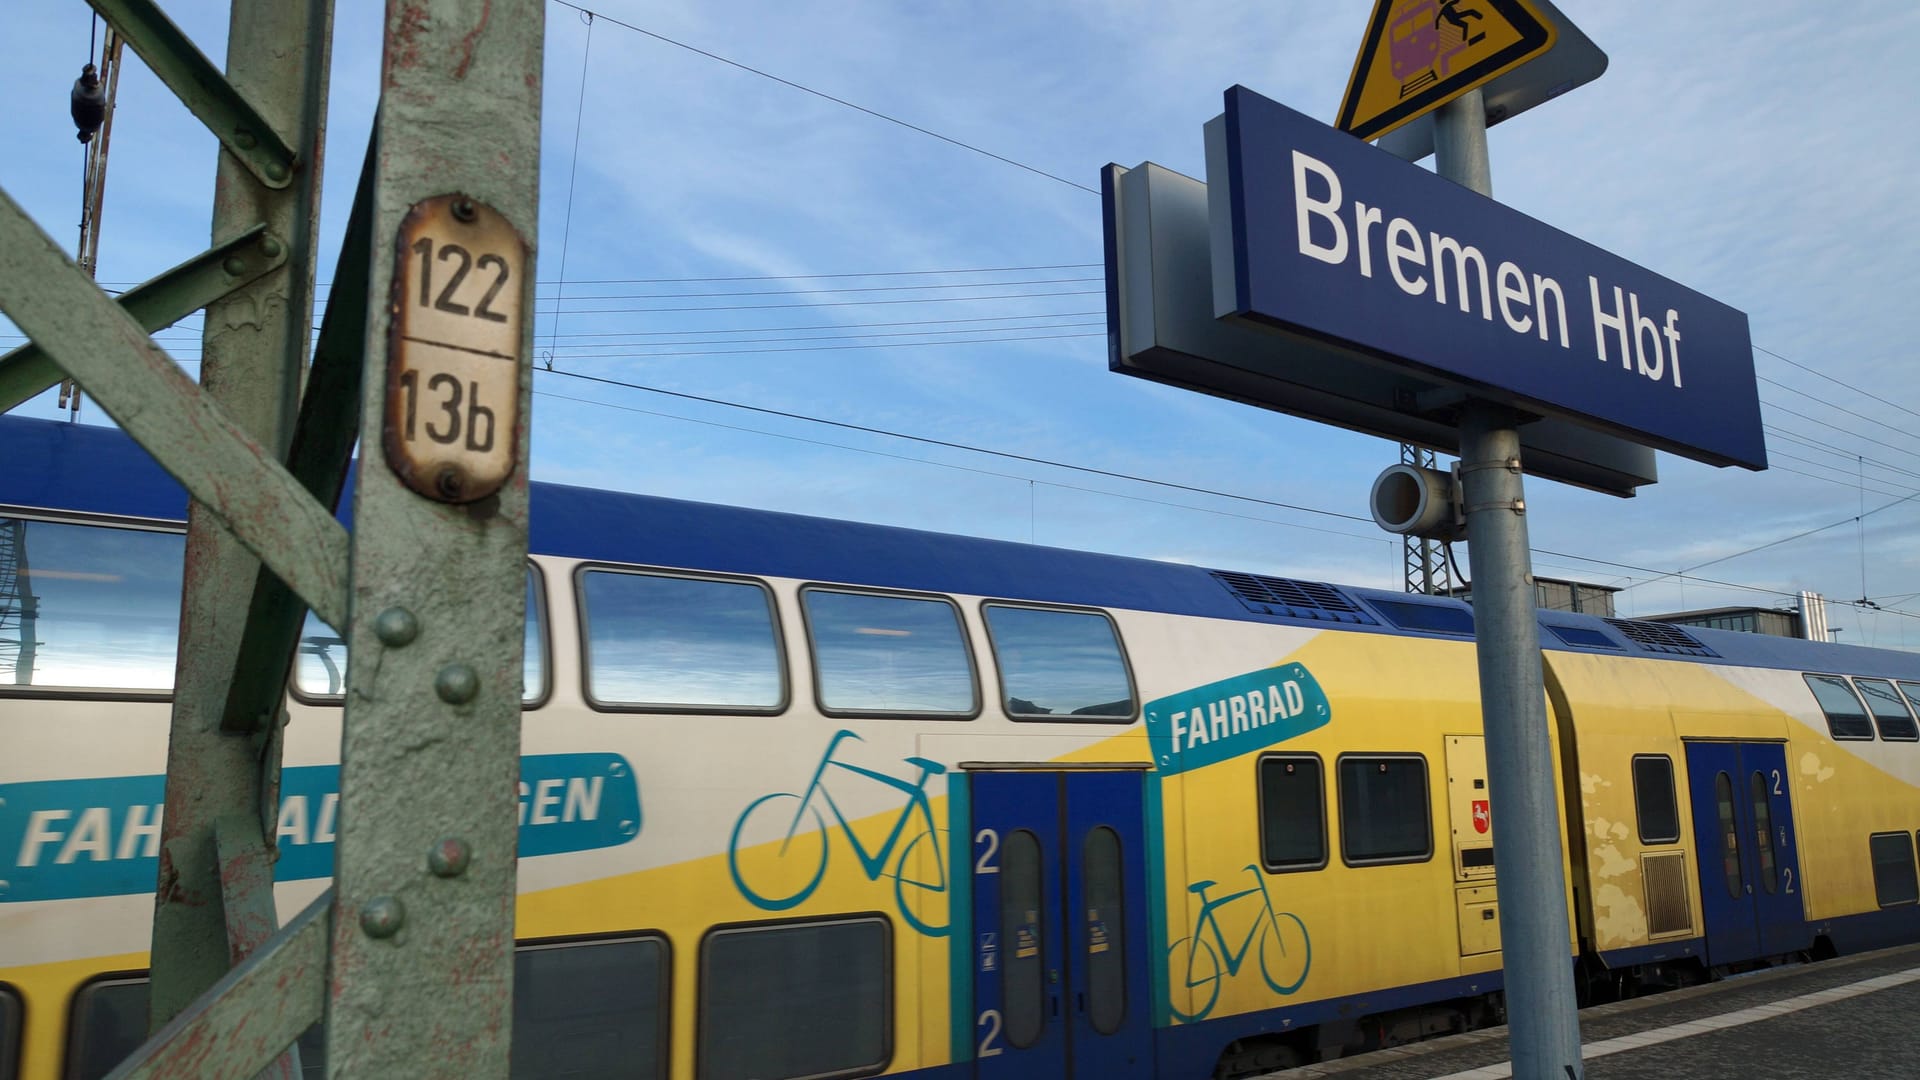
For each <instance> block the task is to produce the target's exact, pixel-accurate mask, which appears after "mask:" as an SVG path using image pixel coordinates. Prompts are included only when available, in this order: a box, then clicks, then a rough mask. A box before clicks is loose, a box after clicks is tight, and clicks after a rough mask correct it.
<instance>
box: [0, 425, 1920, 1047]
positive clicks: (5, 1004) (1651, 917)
mask: <svg viewBox="0 0 1920 1080" xmlns="http://www.w3.org/2000/svg"><path fill="white" fill-rule="evenodd" d="M0 460H6V461H8V462H9V469H8V470H6V472H5V474H4V475H3V476H0V638H4V639H7V640H8V641H10V642H12V645H11V646H10V650H9V651H0V877H3V878H4V884H0V1080H55V1078H60V1080H91V1078H94V1077H98V1076H101V1075H103V1074H104V1073H105V1072H106V1071H107V1070H108V1069H109V1068H111V1066H112V1065H113V1064H114V1063H115V1062H117V1061H118V1060H119V1059H120V1058H121V1057H122V1056H124V1054H125V1053H126V1052H127V1051H128V1050H129V1049H131V1047H132V1046H134V1045H136V1044H137V1043H138V1042H139V1041H140V1038H141V1036H142V1034H143V1032H144V1029H145V997H146V990H145V983H144V973H145V968H146V963H147V961H146V950H147V945H148V940H149V935H150V932H151V917H152V910H153V903H154V901H153V895H152V894H153V888H154V881H155V874H156V870H157V862H158V860H157V855H158V846H159V842H160V821H161V817H162V813H163V806H164V801H165V791H164V784H163V781H164V777H163V772H164V761H165V749H166V748H165V732H166V729H167V719H168V705H167V699H168V694H169V688H170V684H171V681H172V678H173V668H174V643H173V639H174V635H175V631H176V627H177V620H178V606H179V591H180V577H179V574H180V565H181V537H180V527H181V526H180V521H181V519H182V517H183V513H184V507H185V499H184V495H183V494H182V493H181V492H180V490H179V489H178V488H177V487H175V486H174V485H173V484H172V483H171V481H169V480H167V479H166V478H165V477H164V475H162V474H161V473H160V472H159V471H158V469H157V468H156V467H155V466H154V465H153V464H152V462H151V461H150V460H148V459H147V458H146V457H145V455H144V454H143V453H141V452H140V451H139V450H138V449H137V448H135V447H134V446H133V445H132V444H131V443H130V442H129V441H127V440H126V439H125V438H124V437H122V436H120V435H119V434H117V433H115V432H112V431H107V430H102V429H89V428H80V427H72V426H65V425H55V424H47V423H39V422H33V421H22V420H14V419H0ZM532 513H533V535H532V545H533V550H534V552H535V555H534V557H533V559H532V560H531V563H530V566H529V571H528V590H529V592H528V596H529V604H528V611H529V615H530V618H529V624H528V638H527V645H528V648H527V657H528V659H527V666H526V710H525V722H524V746H523V758H522V767H521V777H520V800H521V808H522V828H521V832H520V846H519V853H520V875H519V888H520V899H519V906H518V915H517V927H516V934H517V937H518V939H519V940H520V942H521V946H520V951H519V956H518V962H517V965H516V987H515V1011H514V1016H515V1020H514V1023H515V1032H514V1058H513V1071H514V1075H515V1076H518V1077H545V1076H582V1075H585V1076H619V1077H627V1076H634V1077H678V1078H695V1077H697V1078H702V1080H727V1078H749V1077H757V1078H762V1080H772V1078H777V1077H827V1076H833V1077H859V1076H870V1075H881V1074H887V1075H915V1076H926V1077H935V1076H938V1077H963V1076H964V1077H982V1078H994V1080H998V1078H1018V1077H1036V1078H1037V1077H1046V1078H1055V1077H1067V1076H1081V1077H1099V1078H1103V1080H1104V1078H1109V1077H1141V1078H1145V1077H1187V1076H1193V1077H1201V1076H1211V1075H1234V1074H1239V1073H1245V1072H1251V1071H1256V1070H1260V1069H1264V1068H1270V1067H1274V1066H1282V1065H1286V1064H1292V1063H1299V1062H1305V1061H1312V1060H1318V1059H1322V1058H1325V1057H1330V1056H1338V1055H1341V1054H1345V1053H1349V1052H1353V1051H1356V1050H1360V1049H1366V1048H1371V1047H1377V1046H1382V1045H1390V1044H1393V1043H1396V1042H1402V1041H1408V1040H1412V1039H1417V1038H1422V1037H1425V1036H1428V1035H1431V1034H1435V1033H1439V1032H1444V1031H1450V1030H1455V1029H1458V1028H1461V1027H1466V1026H1471V1025H1475V1024H1479V1023H1483V1022H1488V1021H1490V1020H1493V1019H1496V1018H1497V1017H1498V1016H1499V1015H1500V1010H1501V999H1500V996H1499V991H1500V987H1501V977H1500V951H1499V902H1498V891H1497V888H1498V886H1497V882H1496V881H1495V880H1494V870H1493V857H1492V852H1493V845H1494V844H1495V843H1496V842H1497V836H1498V830H1497V823H1496V822H1494V821H1493V820H1492V819H1491V814H1490V806H1491V802H1490V798H1489V795H1488V793H1487V791H1486V771H1485V749H1484V745H1483V741H1482V737H1481V733H1480V720H1479V705H1478V702H1479V691H1478V686H1477V682H1476V675H1475V665H1474V661H1473V646H1472V617H1471V609H1470V608H1468V607H1467V606H1465V605H1463V604H1460V603H1457V602H1453V601H1445V600H1436V599H1432V598H1424V597H1422V598H1413V597H1407V596H1402V595H1398V594H1389V593H1383V592H1377V591H1371V590H1364V589H1350V588H1342V587H1338V586H1334V585H1328V584H1324V583H1318V582H1307V581H1296V580H1291V579H1282V578H1274V577H1267V576H1261V575H1250V574H1241V573H1232V572H1224V571H1213V570H1207V569H1203V568H1197V567H1191V566H1179V565H1172V564H1165V563H1157V562H1150V561H1144V560H1134V559H1122V558H1115V557H1109V556H1102V555H1092V554H1086V553H1080V552H1069V551H1060V550H1053V549H1044V548H1036V547H1030V546H1025V545H1016V544H1007V543H1000V542H994V541H985V540H978V539H969V538H962V537H950V536H936V535H931V534H926V533H918V532H911V531H907V530H900V529H891V528H881V527H874V526H865V525H856V524H848V523H844V522H835V521H826V520H820V519H812V518H802V517H795V516H792V515H782V514H769V513H763V512H756V511H749V510H739V509H731V508H725V507H716V506H706V505H699V504H691V503H682V502H673V501H667V500H660V499H652V498H645V497H640V496H633V495H622V494H612V493H606V492H596V491H587V490H582V489H573V488H562V487H555V486H549V485H538V484H536V485H534V491H533V511H532ZM1540 633H1541V642H1542V646H1543V651H1542V662H1543V664H1544V665H1545V669H1546V673H1547V686H1548V696H1549V704H1550V715H1551V716H1552V717H1553V719H1554V742H1555V747H1556V753H1557V755H1558V760H1559V761H1560V764H1561V768H1562V776H1563V786H1564V791H1565V793H1566V795H1567V798H1566V799H1565V800H1564V801H1563V804H1562V807H1563V809H1562V817H1561V820H1562V824H1563V826H1564V828H1565V830H1566V836H1567V840H1568V842H1567V845H1566V850H1567V852H1568V860H1569V861H1568V873H1569V877H1568V880H1569V894H1570V897H1571V898H1572V901H1573V903H1572V911H1573V913H1574V914H1573V919H1572V921H1571V923H1570V925H1569V927H1568V938H1567V941H1568V962H1569V964H1570V965H1573V966H1574V967H1575V968H1576V969H1577V970H1578V971H1579V972H1580V973H1581V975H1582V986H1583V987H1584V988H1585V989H1587V990H1588V991H1590V992H1591V993H1594V994H1596V995H1601V994H1604V995H1613V994H1620V993H1630V992H1637V991H1638V990H1640V989H1642V988H1646V987H1650V986H1656V985H1662V984H1666V983H1672V982H1681V981H1690V980H1696V979H1700V978H1705V977H1708V976H1710V975H1711V974H1713V973H1714V972H1716V971H1720V970H1726V969H1730V968H1736V967H1743V966H1749V965H1753V964H1759V963H1765V962H1768V961H1770V960H1773V959H1777V958H1779V957H1783V956H1797V955H1804V954H1821V953H1828V952H1836V951H1847V950H1850V949H1857V948H1864V947H1869V946H1874V945H1878V944H1882V943H1886V942H1890V941H1894V940H1912V939H1914V938H1916V937H1920V907H1917V906H1916V905H1915V900H1916V899H1920V889H1916V887H1915V869H1914V855H1913V836H1914V833H1913V830H1914V829H1915V828H1920V798H1916V794H1915V788H1914V780H1915V779H1916V775H1915V770H1916V766H1917V765H1920V745H1904V744H1905V743H1912V742H1914V741H1915V734H1916V730H1915V722H1914V717H1913V713H1912V711H1911V706H1910V699H1909V694H1910V693H1911V694H1913V695H1915V696H1920V661H1916V660H1915V659H1913V658H1910V657H1908V656H1906V655H1904V654H1896V653H1887V652H1877V651H1873V650H1862V649H1853V648H1844V647H1839V646H1828V645H1820V644H1812V643H1805V642H1785V641H1771V640H1766V639H1759V638H1754V637H1751V636H1749V635H1735V634H1714V633H1709V632H1703V633H1699V634H1694V633H1689V632H1687V631H1682V630H1679V629H1677V628H1672V627H1665V626H1659V625H1653V624H1643V623H1635V622H1631V621H1627V620H1603V619H1597V618H1591V617H1585V616H1579V615H1568V614H1556V613H1547V612H1543V613H1542V614H1541V632H1540ZM297 661H298V662H297V678H296V686H295V688H294V692H293V693H292V695H291V696H290V699H289V703H288V709H289V714H290V717H291V719H290V723H289V725H288V728H287V731H286V738H285V770H284V774H283V779H282V793H281V803H280V810H279V815H278V821H277V832H278V840H279V860H278V865H277V874H276V876H277V879H278V884H277V886H276V897H277V900H278V902H279V905H280V908H281V912H282V914H283V915H286V914H290V913H291V912H293V911H295V910H297V909H298V908H299V907H300V906H302V905H303V904H305V903H306V902H307V901H308V900H310V899H311V898H312V897H313V896H315V895H316V894H317V893H318V892H319V891H320V890H321V889H322V888H323V887H324V885H325V882H326V879H327V877H328V876H329V874H330V872H331V865H332V840H333V835H334V832H335V827H336V824H337V820H338V814H339V807H338V804H337V796H336V792H337V783H336V782H337V777H338V771H337V762H338V748H339V736H340V726H339V697H338V694H339V690H340V687H341V686H342V685H343V678H344V672H345V667H346V663H347V658H346V657H345V656H344V655H343V654H342V652H341V648H340V643H339V641H338V639H337V636H336V635H334V634H333V633H332V632H331V631H329V630H327V629H326V628H325V627H323V626H320V625H319V624H318V623H312V622H310V623H309V625H308V628H307V631H306V632H305V633H304V634H303V637H302V640H301V645H300V653H299V656H298V658H297ZM306 1042H307V1046H308V1051H309V1052H308V1053H307V1054H306V1055H305V1058H304V1064H305V1065H306V1067H307V1068H308V1069H309V1071H310V1072H314V1073H316V1074H317V1071H318V1069H319V1068H320V1067H321V1063H320V1062H319V1060H318V1058H317V1054H315V1053H314V1052H313V1051H314V1050H315V1049H317V1041H316V1040H312V1039H309V1040H306Z"/></svg>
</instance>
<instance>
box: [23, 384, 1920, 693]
mask: <svg viewBox="0 0 1920 1080" xmlns="http://www.w3.org/2000/svg"><path fill="white" fill-rule="evenodd" d="M530 497H531V500H532V511H531V513H532V518H531V535H530V537H529V543H530V546H531V548H532V549H533V550H534V551H535V552H538V553H541V554H546V555H554V556H560V557H565V558H576V559H588V560H604V561H609V562H622V563H637V564H641V565H650V566H673V567H686V568H698V569H705V570H712V571H717V572H723V573H737V574H751V575H762V576H773V577H789V578H799V579H803V580H814V581H832V582H858V583H861V584H865V585H874V586H881V587H887V588H896V589H912V590H921V591H928V592H947V593H970V594H975V595H981V596H991V597H1005V598H1008V599H1021V600H1033V601H1041V602H1047V603H1058V604H1077V605H1085V606H1088V607H1109V608H1115V607H1117V608H1134V609H1138V610H1143V611H1157V612H1166V613H1170V614H1178V615H1194V616H1202V617H1207V618H1218V619H1241V620H1247V621H1255V622H1268V623H1287V624H1294V625H1306V626H1317V627H1328V626H1337V627H1338V628H1340V629H1349V630H1355V631H1359V632H1374V633H1391V634H1401V635H1411V636H1424V637H1436V638H1452V639H1456V640H1464V639H1470V638H1471V637H1472V633H1473V609H1472V608H1471V607H1469V606H1468V605H1467V604H1464V603H1462V602H1460V601H1458V600H1451V599H1445V598H1438V597H1425V596H1410V595H1408V594H1405V593H1396V592H1388V591H1385V590H1379V589H1366V588H1354V587H1344V586H1334V585H1329V584H1325V583H1321V582H1311V581H1299V580H1294V579H1288V578H1276V577H1271V576H1268V575H1261V574H1249V573H1239V572H1233V571H1218V570H1210V569H1207V568H1204V567H1197V566H1189V565H1184V564H1180V563H1170V562H1160V561H1156V560H1151V559H1138V558H1129V557H1124V556H1118V555H1102V554H1096V553H1091V552H1084V551H1070V550H1065V549H1061V548H1048V547H1039V546H1034V545H1029V544H1017V543H1010V542H1007V541H1001V540H986V539H981V538H978V537H968V536H953V535H947V534H941V533H932V532H924V531H920V530H915V529H902V528H896V527H892V526H885V525H870V524H863V523H859V522H848V521H837V520H832V519H828V518H818V517H808V516H804V515H799V514H786V513H777V512H773V511H766V510H750V509H744V508H741V507H732V506H720V505H715V504H711V503H698V502H687V501H683V500H678V499H664V498H659V497H656V496H648V495H634V494H626V493H620V492H610V491H600V490H594V489H589V488H580V487H571V486H566V485H561V484H547V483H535V484H533V485H532V487H531V496H530ZM343 503H350V500H343ZM186 505H187V497H186V493H185V492H184V491H183V490H182V489H181V488H180V486H179V485H178V484H177V483H176V482H175V481H174V480H173V478H172V477H170V476H168V475H167V474H166V473H165V472H164V471H163V470H161V468H160V467H159V465H158V464H157V463H156V462H154V460H153V459H152V458H151V457H150V456H148V455H147V453H146V451H144V450H142V449H141V448H140V447H139V446H138V445H136V444H135V443H134V442H133V441H132V440H131V439H130V438H128V437H127V436H126V435H125V434H123V433H121V432H120V431H118V430H117V429H114V428H108V427H99V426H92V425H84V424H66V423H60V422H55V421H46V420H30V419H24V418H19V417H9V416H0V506H16V507H38V508H43V509H58V510H66V511H81V512H86V513H92V514H103V515H111V516H123V517H139V518H150V519H160V520H173V521H177V520H182V519H184V518H185V516H186ZM342 516H343V518H344V517H345V516H346V515H345V513H344V512H343V514H342ZM1540 629H1541V633H1540V637H1541V644H1542V646H1543V647H1546V648H1549V649H1558V650H1564V651H1572V652H1589V653H1598V654H1611V655H1623V656H1654V657H1661V658H1666V659H1674V660H1690V661H1693V662H1700V663H1720V664H1738V665H1744V666H1754V667H1769V668H1788V669H1793V670H1802V671H1825V672H1835V673H1843V674H1882V675H1892V676H1896V677H1901V678H1913V679H1920V656H1917V655H1915V654H1912V653H1905V652H1895V651H1891V650H1885V649H1868V648H1862V647H1859V646H1852V645H1833V644H1828V643H1824V642H1811V641H1801V640H1798V639H1793V638H1781V637H1772V636H1768V635H1763V634H1744V633H1736V632H1732V631H1720V630H1704V629H1695V628H1692V627H1685V628H1682V627H1676V626H1671V625H1668V624H1665V623H1652V622H1641V621H1636V620H1628V619H1605V618H1600V617H1597V616H1592V615H1581V614H1574V613H1568V612H1549V611H1542V612H1540Z"/></svg>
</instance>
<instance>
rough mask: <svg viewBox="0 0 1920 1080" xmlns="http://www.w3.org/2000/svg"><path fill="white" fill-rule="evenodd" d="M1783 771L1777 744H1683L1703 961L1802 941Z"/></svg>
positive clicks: (1751, 955)
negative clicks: (1697, 876)
mask: <svg viewBox="0 0 1920 1080" xmlns="http://www.w3.org/2000/svg"><path fill="white" fill-rule="evenodd" d="M1788 775H1789V774H1788V772H1787V753H1786V747H1785V746H1784V745H1783V744H1780V743H1704V742H1690V743H1688V744H1687V779H1688V782H1689V784H1690V785H1691V786H1692V788H1693V832H1694V839H1695V843H1696V844H1697V845H1698V848H1699V852H1700V906H1701V909H1702V911H1703V913H1704V914H1705V917H1706V923H1707V927H1706V929H1707V962H1708V963H1709V964H1712V965H1714V966H1719V965H1723V964H1737V963H1741V962H1743V961H1747V960H1755V959H1759V958H1761V957H1767V956H1779V955H1783V954H1785V953H1790V952H1795V951H1798V950H1800V949H1803V948H1805V947H1806V946H1807V943H1808V942H1807V924H1806V914H1805V909H1804V908H1803V906H1802V904H1801V895H1800V857H1799V853H1798V845H1797V844H1796V842H1795V839H1794V835H1793V806H1792V802H1791V798H1792V797H1791V795H1790V789H1791V788H1790V784H1789V782H1788Z"/></svg>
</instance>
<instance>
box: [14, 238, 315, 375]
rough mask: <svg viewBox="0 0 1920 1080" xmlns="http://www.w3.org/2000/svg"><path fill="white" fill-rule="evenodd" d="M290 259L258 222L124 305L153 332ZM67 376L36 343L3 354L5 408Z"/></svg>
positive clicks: (128, 295) (123, 299)
mask: <svg viewBox="0 0 1920 1080" xmlns="http://www.w3.org/2000/svg"><path fill="white" fill-rule="evenodd" d="M286 261H287V249H286V245H284V244H282V243H281V242H280V241H279V240H278V239H275V238H274V237H270V236H268V235H267V227H266V226H265V225H255V226H254V227H253V228H251V229H248V230H247V231H246V232H243V233H241V234H240V235H239V236H236V237H234V238H233V239H231V240H228V241H226V242H225V243H221V244H215V245H214V246H213V247H211V248H208V249H207V250H206V251H204V252H201V253H200V254H198V255H195V256H194V257H193V258H191V259H188V260H187V261H186V262H183V263H181V264H180V265H179V266H176V267H174V268H173V269H171V270H168V271H167V272H166V273H164V274H161V275H160V276H159V277H156V278H154V279H152V280H151V281H147V282H144V283H142V284H140V285H136V286H134V287H133V288H131V289H128V290H127V291H126V292H124V293H121V294H120V306H121V307H123V308H126V309H127V314H129V315H131V316H133V320H134V321H135V322H137V323H139V324H140V325H141V327H142V328H144V329H145V330H147V331H148V332H149V333H152V332H154V331H158V330H164V329H166V328H167V327H169V326H172V325H173V324H174V323H177V322H179V321H180V320H181V319H184V318H186V317H187V316H189V315H191V314H193V313H194V312H196V311H199V310H200V309H201V308H203V307H206V306H207V305H208V304H210V303H212V302H213V301H215V300H218V299H220V298H221V297H222V296H225V295H227V294H228V293H230V292H232V291H233V290H235V289H238V288H240V287H241V286H242V285H245V284H247V283H248V282H250V281H253V280H254V279H256V278H258V277H259V276H260V275H262V274H264V273H266V272H267V271H269V270H272V269H274V268H276V267H278V266H279V265H280V264H282V263H284V262H286ZM63 377H64V375H63V374H62V373H61V371H60V366H59V365H58V364H55V363H54V362H53V358H52V357H50V356H48V355H47V354H46V351H45V350H43V349H41V348H40V346H38V345H35V344H33V343H31V342H29V343H28V344H25V345H22V346H20V347H19V348H17V349H15V350H13V351H12V352H9V353H7V354H6V355H4V356H0V412H6V411H8V410H10V409H12V408H14V407H15V406H17V405H19V404H20V403H21V402H23V401H26V400H28V399H30V398H32V397H33V396H35V395H36V394H39V393H41V392H43V391H45V390H48V389H50V388H52V387H53V385H54V384H56V383H58V382H59V381H60V380H61V379H62V378H63Z"/></svg>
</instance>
